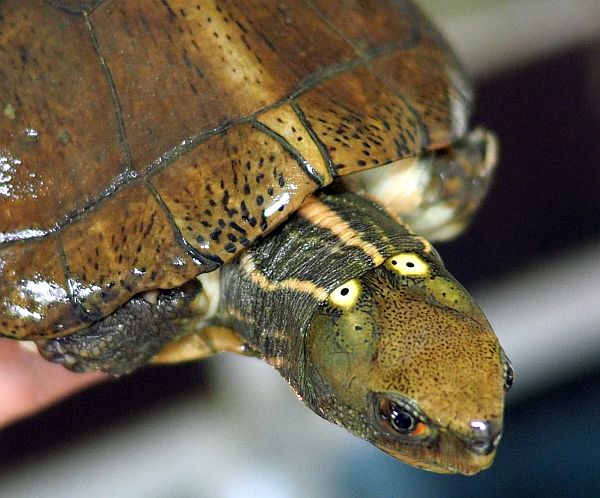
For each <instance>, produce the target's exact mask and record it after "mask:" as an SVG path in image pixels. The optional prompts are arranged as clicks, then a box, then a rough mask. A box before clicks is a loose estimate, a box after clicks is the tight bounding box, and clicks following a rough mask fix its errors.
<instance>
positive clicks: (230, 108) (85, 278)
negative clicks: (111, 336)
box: [0, 0, 470, 339]
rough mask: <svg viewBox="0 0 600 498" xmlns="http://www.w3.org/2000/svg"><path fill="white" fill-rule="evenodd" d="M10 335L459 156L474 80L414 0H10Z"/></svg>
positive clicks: (115, 297) (100, 303)
mask: <svg viewBox="0 0 600 498" xmlns="http://www.w3.org/2000/svg"><path fill="white" fill-rule="evenodd" d="M0 22H1V24H0V47H2V50H0V108H1V109H2V114H0V333H2V334H4V335H7V336H9V337H16V338H27V339H33V338H42V337H51V336H56V335H64V334H66V333H69V332H72V331H75V330H78V329H80V328H82V327H85V326H86V325H87V324H89V323H91V322H93V321H96V320H98V319H100V318H102V317H103V316H106V315H107V314H109V313H111V312H112V311H114V310H115V309H116V308H117V307H118V306H120V305H122V304H123V303H125V302H126V301H128V300H129V299H130V298H131V297H132V296H133V295H134V294H136V293H140V292H143V291H146V290H150V289H160V288H172V287H175V286H178V285H181V284H182V283H184V282H186V281H188V280H190V279H192V278H194V277H195V276H196V275H198V274H200V273H202V272H206V271H211V270H214V269H215V268H217V267H218V266H219V265H221V264H223V263H226V262H228V261H230V260H232V259H233V258H235V257H236V255H238V254H239V253H240V252H241V251H243V250H244V248H246V247H247V246H248V245H250V244H252V242H253V241H254V240H255V239H256V238H257V237H260V236H262V235H265V234H266V233H268V232H269V231H270V230H272V229H273V228H274V227H275V226H277V225H278V224H280V223H281V222H282V221H284V220H285V219H286V218H287V217H288V216H289V215H290V214H291V213H293V212H294V211H295V210H296V209H297V208H298V207H299V206H300V204H301V203H302V201H303V199H304V198H305V197H306V196H307V195H309V194H310V193H312V192H314V191H316V190H317V189H320V188H321V187H323V186H325V185H327V184H329V183H331V182H332V181H333V180H334V179H335V178H336V177H338V176H342V175H348V174H351V173H353V172H357V171H361V170H365V169H368V168H373V167H377V166H381V165H384V164H386V163H390V162H392V161H396V160H398V159H402V158H407V157H411V156H415V155H418V154H420V153H421V152H423V151H425V150H432V149H437V148H441V147H445V146H447V145H448V144H450V143H451V142H452V141H454V140H455V139H456V138H457V137H459V136H461V135H462V134H463V133H464V132H465V126H466V122H467V121H468V119H467V118H468V116H467V115H468V113H469V108H470V90H469V87H468V84H467V83H466V82H465V79H464V76H463V73H462V72H461V70H460V68H459V66H458V64H457V62H456V60H455V58H454V57H453V55H452V54H451V53H450V52H449V50H448V48H447V46H446V45H445V44H444V42H443V41H442V39H441V38H440V35H439V34H438V32H437V31H436V30H435V29H434V28H433V27H432V26H431V24H430V23H429V22H428V21H427V20H426V19H425V18H424V17H423V15H422V14H421V13H420V11H419V10H418V9H417V8H415V6H414V5H413V4H412V3H411V2H408V1H402V0H395V1H393V0H362V1H359V0H340V1H335V2H333V1H329V0H310V1H308V0H306V1H300V2H281V1H279V0H236V1H233V0H231V1H226V0H223V1H221V0H218V1H217V0H201V1H200V0H196V1H193V0H148V1H144V2H139V1H135V0H112V1H111V0H105V1H102V0H81V1H77V0H62V1H60V0H48V1H44V0H3V1H2V2H1V3H0Z"/></svg>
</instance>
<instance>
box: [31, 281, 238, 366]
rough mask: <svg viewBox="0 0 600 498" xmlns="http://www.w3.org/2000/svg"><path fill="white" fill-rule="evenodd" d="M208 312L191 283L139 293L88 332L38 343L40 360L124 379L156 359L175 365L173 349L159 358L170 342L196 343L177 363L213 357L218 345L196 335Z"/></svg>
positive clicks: (195, 284) (196, 284) (209, 308)
mask: <svg viewBox="0 0 600 498" xmlns="http://www.w3.org/2000/svg"><path fill="white" fill-rule="evenodd" d="M212 308H213V307H212V306H211V299H210V296H209V295H208V293H207V292H206V289H204V288H203V286H202V284H201V283H200V281H199V280H197V279H195V280H192V281H190V282H187V283H186V284H184V285H182V286H181V287H178V288H175V289H171V290H160V291H151V292H146V293H144V294H139V295H137V296H135V297H133V298H132V299H131V300H130V301H128V302H127V303H125V304H124V305H123V306H121V307H120V308H119V309H117V310H116V311H115V312H114V313H112V314H111V315H109V316H107V317H106V318H104V319H103V320H101V321H99V322H96V323H94V324H92V325H91V326H90V327H88V328H87V329H84V330H81V331H79V332H76V333H74V334H71V335H69V336H64V337H57V338H53V339H49V340H40V341H37V342H36V344H37V346H38V349H39V350H40V353H41V354H42V356H44V358H46V359H47V360H49V361H52V362H55V363H60V364H62V365H64V366H65V367H66V368H68V369H69V370H73V371H77V372H84V371H94V370H99V371H103V372H107V373H110V374H113V375H122V374H125V373H128V372H131V371H133V370H135V369H136V368H139V367H141V366H143V365H145V364H146V363H149V362H150V361H152V360H153V358H154V357H157V355H158V357H157V359H158V360H159V361H160V360H161V355H162V358H164V360H163V361H175V355H174V352H175V351H176V350H177V347H176V346H173V347H171V348H170V350H171V360H169V359H168V358H167V356H168V355H167V354H166V353H164V354H163V353H161V355H159V353H160V352H161V351H162V350H163V349H164V348H165V346H167V345H168V344H170V343H172V342H174V341H175V345H177V344H178V343H181V342H186V341H188V342H189V341H190V340H191V339H188V338H193V340H195V341H196V344H197V347H196V349H195V353H196V354H195V355H191V354H188V355H187V357H184V356H182V355H180V356H179V357H178V358H177V361H182V360H184V359H198V358H202V357H206V356H210V355H211V354H213V353H214V352H215V351H216V350H217V348H218V347H219V346H217V345H216V344H217V341H216V339H214V338H210V337H209V335H207V334H208V333H207V334H204V337H205V339H206V342H204V341H203V339H202V338H203V335H202V334H201V333H200V334H197V333H196V331H199V332H202V330H203V326H204V324H205V323H206V322H205V320H206V318H207V317H208V316H210V313H211V311H212ZM211 328H212V327H211ZM215 332H216V331H215ZM231 334H233V332H231ZM231 334H230V335H231ZM209 339H210V340H209ZM201 343H204V346H203V347H200V344H201ZM232 347H233V346H232ZM188 350H189V347H188ZM165 351H167V350H165Z"/></svg>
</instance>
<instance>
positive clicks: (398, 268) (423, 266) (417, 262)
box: [385, 252, 430, 277]
mask: <svg viewBox="0 0 600 498" xmlns="http://www.w3.org/2000/svg"><path fill="white" fill-rule="evenodd" d="M385 266H386V267H387V268H389V269H390V270H392V271H393V272H396V273H399V274H400V275H405V276H408V277H425V276H427V275H429V270H430V268H429V263H427V262H426V261H425V260H424V259H423V258H421V256H419V255H418V254H416V253H414V252H405V253H401V254H396V255H395V256H392V257H391V258H388V260H387V261H386V262H385Z"/></svg>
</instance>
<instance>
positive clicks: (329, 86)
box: [298, 66, 426, 175]
mask: <svg viewBox="0 0 600 498" xmlns="http://www.w3.org/2000/svg"><path fill="white" fill-rule="evenodd" d="M298 103H299V105H300V107H301V108H302V109H303V110H304V112H305V114H306V117H307V119H308V121H309V122H310V124H311V126H312V127H313V129H314V130H315V131H316V133H317V136H318V137H319V139H320V140H321V141H322V142H323V143H324V144H326V146H327V148H328V151H329V154H330V156H331V159H332V161H333V164H334V168H335V170H336V172H337V174H338V175H347V174H350V173H353V172H355V171H361V170H364V169H367V168H373V167H376V166H380V165H384V164H387V163H389V162H391V161H394V160H397V159H401V158H404V157H410V156H414V155H417V154H419V153H420V152H422V150H423V149H424V148H425V146H426V137H424V136H423V134H422V129H421V127H420V125H419V122H418V117H417V116H416V115H415V113H414V111H413V110H412V109H411V108H410V107H409V106H408V105H407V104H406V102H405V101H404V100H403V99H401V98H400V97H398V96H397V95H394V94H392V93H390V92H389V91H387V89H386V88H385V86H384V85H383V84H382V83H381V81H379V80H378V79H377V78H376V77H375V76H374V75H373V74H372V73H371V72H370V71H369V70H368V69H367V68H365V67H362V66H359V67H357V68H356V69H353V70H350V71H348V72H344V73H341V74H339V75H337V76H335V77H333V78H331V79H329V80H326V81H324V82H322V83H321V84H319V85H317V86H316V87H315V88H314V89H312V90H310V91H308V92H306V93H305V94H303V95H301V96H300V97H299V98H298Z"/></svg>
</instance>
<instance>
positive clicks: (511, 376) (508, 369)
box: [502, 350, 515, 392]
mask: <svg viewBox="0 0 600 498" xmlns="http://www.w3.org/2000/svg"><path fill="white" fill-rule="evenodd" d="M502 359H503V363H504V392H508V391H510V388H511V387H512V385H513V382H514V381H515V372H514V370H513V366H512V363H511V362H510V360H509V359H508V356H506V353H505V352H504V350H502Z"/></svg>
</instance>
